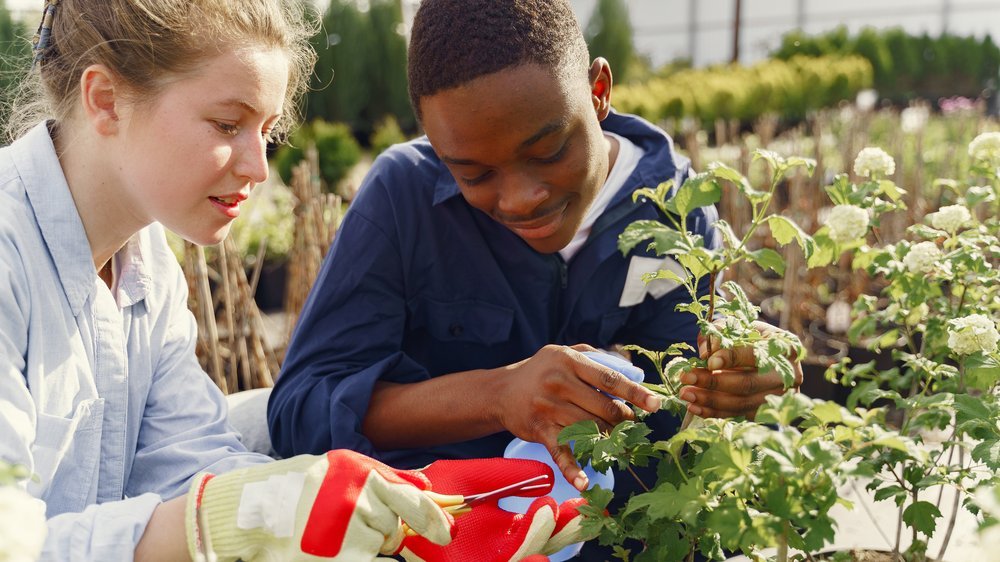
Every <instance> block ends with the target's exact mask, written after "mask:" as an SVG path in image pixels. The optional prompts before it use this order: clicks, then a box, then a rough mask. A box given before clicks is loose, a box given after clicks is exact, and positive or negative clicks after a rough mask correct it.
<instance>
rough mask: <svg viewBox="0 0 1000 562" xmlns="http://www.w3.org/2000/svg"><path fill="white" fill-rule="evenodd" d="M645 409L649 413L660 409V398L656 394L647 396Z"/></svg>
mask: <svg viewBox="0 0 1000 562" xmlns="http://www.w3.org/2000/svg"><path fill="white" fill-rule="evenodd" d="M643 409H644V410H646V411H647V412H649V413H653V412H655V411H657V410H659V409H660V399H659V398H657V397H656V395H654V394H650V395H649V396H647V397H646V405H645V407H644V408H643Z"/></svg>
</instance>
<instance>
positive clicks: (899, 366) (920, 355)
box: [829, 133, 1000, 559]
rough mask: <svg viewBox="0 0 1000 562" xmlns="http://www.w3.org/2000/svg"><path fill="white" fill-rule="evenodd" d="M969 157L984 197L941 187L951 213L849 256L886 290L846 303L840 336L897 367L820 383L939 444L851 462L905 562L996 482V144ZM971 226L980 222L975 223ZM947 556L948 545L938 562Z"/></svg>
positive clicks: (989, 139) (844, 192)
mask: <svg viewBox="0 0 1000 562" xmlns="http://www.w3.org/2000/svg"><path fill="white" fill-rule="evenodd" d="M969 154H970V157H971V159H972V168H971V172H972V174H973V177H975V178H976V179H986V180H987V182H988V183H987V185H980V186H977V185H968V184H965V185H962V184H960V183H959V182H957V181H946V182H944V183H946V184H948V185H949V186H950V190H951V191H950V193H951V194H952V196H954V197H955V200H954V204H951V205H946V206H944V207H942V208H941V209H939V210H937V211H935V212H933V213H930V214H928V215H927V216H926V217H924V220H923V221H922V222H919V223H917V224H914V225H912V226H910V227H909V228H908V229H907V237H906V239H904V240H902V241H900V242H899V243H897V244H881V243H879V242H878V241H877V237H876V243H875V244H874V245H872V246H868V245H867V244H861V245H859V246H857V250H856V254H855V258H854V267H855V268H858V269H864V270H865V271H867V272H868V274H869V275H870V276H871V277H872V278H879V279H882V280H884V285H885V288H884V289H883V290H882V291H881V293H880V294H879V295H877V296H876V295H867V296H863V297H862V298H861V299H859V300H858V301H857V302H856V303H855V305H854V314H853V324H852V326H851V329H850V332H849V334H850V336H851V339H852V340H853V341H854V342H856V343H867V345H868V347H870V348H871V349H873V350H875V351H878V352H883V353H888V354H890V355H891V357H892V359H893V361H894V363H895V365H896V366H895V367H893V368H891V369H888V370H882V371H879V370H877V369H876V368H875V363H874V362H870V363H867V364H861V365H851V364H850V362H849V360H845V361H843V362H842V363H841V364H840V365H838V366H837V367H836V368H834V369H832V370H831V372H830V373H829V376H830V377H835V378H838V379H839V380H841V381H842V382H844V383H845V384H848V385H851V386H853V387H854V390H853V391H852V392H851V396H850V398H849V405H852V404H862V405H865V406H870V405H872V404H873V403H875V401H877V400H881V401H883V402H889V403H891V404H892V406H893V407H895V408H897V409H898V410H900V411H901V412H902V421H901V422H900V428H899V431H900V433H902V434H903V435H906V436H909V437H911V438H912V439H913V440H914V441H916V442H923V441H924V437H925V436H926V435H928V434H929V433H930V432H935V431H940V432H943V433H944V435H945V439H944V441H943V442H942V443H941V444H940V445H933V444H927V445H925V448H926V449H927V450H928V451H930V454H929V455H927V456H925V457H914V456H912V455H908V454H905V453H904V452H901V451H885V452H884V453H883V454H881V455H879V456H876V457H871V458H865V459H862V460H861V461H860V466H861V467H862V468H864V469H865V470H867V471H868V472H870V473H871V474H872V480H871V482H870V484H869V485H868V487H869V489H870V490H872V491H873V492H874V493H875V498H876V499H879V500H883V499H888V500H892V501H894V502H895V503H896V504H897V506H898V507H899V518H898V521H897V526H896V551H897V552H898V551H899V550H900V548H901V546H900V541H901V534H902V529H903V526H906V527H908V528H909V529H910V532H911V536H912V546H911V547H910V549H909V553H910V555H912V556H914V557H920V556H923V555H924V553H925V550H926V542H925V541H924V540H922V539H921V537H920V535H923V536H924V537H930V536H931V535H932V534H933V533H934V532H935V530H937V529H938V520H939V519H942V521H943V523H944V528H945V529H948V531H947V532H948V534H949V535H950V529H951V528H952V527H953V526H954V521H955V517H956V516H957V512H958V508H959V502H961V501H962V500H963V499H965V500H967V499H968V494H967V493H968V491H969V489H970V488H971V487H972V486H975V485H976V484H977V483H983V482H985V483H987V484H996V483H997V481H998V476H997V471H1000V403H998V401H997V395H996V390H997V383H998V382H1000V350H998V348H997V344H998V341H1000V334H998V332H997V325H996V324H997V319H998V318H1000V272H998V266H1000V240H998V237H997V235H998V231H1000V226H998V219H997V216H998V214H997V213H998V211H1000V208H998V205H1000V178H998V175H1000V174H998V172H1000V133H986V134H984V135H980V136H979V137H977V138H976V139H974V140H973V141H972V143H971V144H970V146H969ZM871 183H873V182H868V184H871ZM837 185H838V184H837V183H835V187H836V186H837ZM841 185H843V182H841ZM834 196H835V200H836V198H840V200H842V201H843V202H844V203H845V204H848V205H857V206H858V208H862V209H865V210H867V211H868V212H870V213H871V214H872V215H873V216H875V217H878V216H879V215H880V214H881V213H882V209H878V208H873V207H871V206H867V205H865V204H864V202H863V201H857V200H856V198H854V197H853V192H852V191H851V190H849V189H844V188H841V189H839V190H836V191H834ZM977 211H980V212H979V213H977ZM977 215H981V216H986V217H989V218H988V219H987V220H986V221H980V220H979V219H978V218H977ZM876 233H877V232H876ZM938 486H945V487H950V488H953V489H955V490H956V492H957V493H956V495H955V500H954V504H953V505H952V506H951V508H950V513H949V510H948V509H947V508H946V509H944V511H942V506H941V505H940V499H937V500H935V499H934V496H933V495H932V494H931V493H930V491H931V489H932V488H935V487H938ZM938 498H940V496H938ZM945 514H948V516H947V518H946V519H943V518H945ZM947 547H948V540H947V538H946V539H945V540H944V544H943V545H942V547H941V550H940V552H939V553H938V559H940V557H941V556H943V555H944V552H945V550H946V549H947Z"/></svg>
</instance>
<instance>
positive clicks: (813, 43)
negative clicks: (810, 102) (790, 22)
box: [772, 27, 1000, 103]
mask: <svg viewBox="0 0 1000 562" xmlns="http://www.w3.org/2000/svg"><path fill="white" fill-rule="evenodd" d="M797 55H808V56H829V55H860V56H863V57H865V59H867V60H868V62H870V63H871V65H872V69H873V71H874V85H875V88H876V89H878V91H879V94H880V95H881V96H882V97H883V98H886V99H889V100H892V101H894V102H898V103H905V102H907V101H909V100H911V99H914V98H917V97H922V98H928V99H933V100H936V99H938V98H940V97H951V96H966V97H970V98H976V97H979V96H980V95H981V94H982V92H983V90H984V89H987V88H994V89H995V88H996V87H997V84H996V80H997V75H998V73H1000V48H998V47H997V45H996V44H995V43H994V42H993V40H992V38H990V36H989V35H987V36H986V37H985V38H983V39H982V40H980V39H977V38H976V37H960V36H957V35H950V34H942V35H941V36H939V37H931V36H929V35H927V34H926V33H925V34H922V35H911V34H909V33H906V32H905V31H903V30H902V29H899V28H891V29H884V30H876V29H873V28H865V29H863V30H862V31H861V32H859V33H858V34H857V35H856V36H854V37H850V36H848V34H847V30H846V28H844V27H840V28H837V29H835V30H833V31H830V32H828V33H825V34H822V35H815V36H806V35H804V34H802V33H801V32H792V33H788V34H786V35H785V36H784V37H783V38H782V41H781V45H780V46H779V47H778V49H777V50H776V51H775V52H774V53H772V56H774V57H775V58H779V59H783V60H788V59H791V58H792V57H794V56H797Z"/></svg>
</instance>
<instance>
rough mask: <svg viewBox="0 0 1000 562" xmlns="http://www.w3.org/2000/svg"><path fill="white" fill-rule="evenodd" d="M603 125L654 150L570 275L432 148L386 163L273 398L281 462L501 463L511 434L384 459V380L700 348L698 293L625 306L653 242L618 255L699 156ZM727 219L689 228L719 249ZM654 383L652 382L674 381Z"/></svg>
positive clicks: (662, 137)
mask: <svg viewBox="0 0 1000 562" xmlns="http://www.w3.org/2000/svg"><path fill="white" fill-rule="evenodd" d="M602 126H603V128H604V129H605V130H608V131H612V132H614V133H617V134H619V135H622V136H624V137H626V138H628V139H630V140H631V141H632V142H633V143H635V144H636V145H637V146H639V148H641V149H642V150H643V151H644V153H645V155H644V156H643V157H642V159H641V160H640V161H639V163H638V165H637V166H636V169H635V171H634V172H633V173H632V175H631V176H630V177H629V179H628V180H627V182H626V183H625V185H624V187H623V188H622V189H621V190H620V191H619V192H618V193H617V194H616V195H615V197H614V199H613V200H612V201H611V203H610V204H609V205H608V207H607V209H606V210H605V212H604V213H603V214H602V215H601V216H600V217H599V218H598V220H597V222H596V223H595V224H594V227H593V229H592V231H591V234H590V237H589V238H588V239H587V241H586V243H585V244H584V245H583V246H582V247H581V248H580V250H579V252H578V253H577V254H576V255H575V256H574V257H573V259H572V260H570V262H569V263H568V264H567V263H566V262H564V261H563V259H562V258H561V257H560V256H559V254H558V253H557V254H540V253H538V252H536V251H535V250H533V249H532V248H530V247H529V246H528V245H527V244H526V243H525V242H524V241H523V240H521V239H520V238H519V237H518V236H517V235H516V234H514V233H513V232H511V231H510V230H508V229H507V228H506V227H504V226H503V225H501V224H499V223H497V222H496V221H494V220H493V219H491V218H490V217H489V216H488V215H486V214H484V213H482V212H480V211H478V210H476V209H474V208H473V207H471V206H470V205H469V204H468V203H466V201H465V199H464V198H463V197H462V196H461V194H460V192H459V189H458V186H457V184H456V183H455V180H454V179H453V178H452V176H451V174H450V173H449V171H448V169H447V168H446V167H445V166H444V165H443V164H442V163H441V162H440V161H439V160H438V159H437V157H436V156H435V154H434V152H433V150H432V149H431V146H430V144H428V142H427V140H426V138H423V139H417V140H414V141H411V142H408V143H406V144H402V145H397V146H395V147H393V148H391V149H389V150H388V151H386V152H385V153H383V154H382V155H381V156H379V157H378V159H376V161H375V163H374V166H373V167H372V169H371V171H370V173H369V174H368V176H367V177H366V179H365V181H364V184H363V185H362V187H361V189H360V192H359V194H358V197H357V198H356V199H355V201H354V203H353V204H352V205H351V208H350V210H349V212H348V213H347V215H346V216H345V218H344V223H343V225H342V226H341V228H340V231H339V232H338V234H337V238H336V241H335V242H334V244H333V247H332V248H331V250H330V253H329V255H328V256H327V257H326V260H325V262H324V264H323V268H322V271H321V272H320V274H319V277H318V279H317V281H316V284H315V286H314V287H313V290H312V293H311V295H310V296H309V299H308V301H307V302H306V305H305V308H304V309H303V311H302V315H301V317H300V319H299V324H298V326H297V327H296V330H295V333H294V334H293V337H292V341H291V344H290V345H289V348H288V352H287V355H286V357H285V361H284V365H283V368H282V372H281V376H280V377H279V379H278V382H277V385H276V386H275V388H274V391H273V393H272V396H271V399H270V404H269V407H268V422H269V425H270V430H271V438H272V441H273V443H274V447H275V450H276V451H277V452H278V453H279V454H281V455H283V456H291V455H295V454H301V453H314V454H319V453H322V452H325V451H327V450H329V449H337V448H347V449H353V450H356V451H359V452H361V453H364V454H366V455H370V456H373V457H375V458H378V459H381V460H382V461H383V462H386V463H387V464H390V465H394V466H397V467H400V468H414V467H421V466H424V465H426V464H428V463H430V462H432V461H434V460H436V459H440V458H470V457H493V456H502V454H503V451H504V448H505V447H506V445H507V443H509V442H510V440H511V439H512V435H511V434H510V433H507V432H503V433H498V434H495V435H490V436H487V437H483V438H480V439H475V440H472V441H466V442H462V443H454V444H450V445H442V446H437V447H428V448H421V449H408V450H391V451H385V450H377V449H375V448H374V446H373V445H372V444H371V442H370V441H369V440H368V439H367V438H366V437H365V436H364V435H363V434H362V433H361V423H362V420H363V418H364V416H365V412H366V409H367V408H368V404H369V400H370V397H371V392H372V387H373V385H374V384H375V382H376V381H378V380H380V379H381V380H385V381H391V382H396V383H409V382H418V381H422V380H426V379H428V378H430V377H436V376H440V375H444V374H448V373H454V372H458V371H466V370H470V369H490V368H496V367H500V366H503V365H509V364H511V363H515V362H517V361H521V360H523V359H525V358H527V357H530V356H532V355H534V354H535V352H537V351H538V350H539V349H540V348H541V347H543V346H545V345H546V344H550V343H555V344H565V345H572V344H577V343H588V344H590V345H593V346H594V347H597V348H607V347H610V346H611V345H613V344H616V343H625V344H627V343H632V344H638V345H641V346H643V347H646V348H647V349H656V350H661V349H666V347H667V346H669V345H670V344H671V343H674V342H677V341H687V342H689V343H692V344H694V339H695V335H696V326H695V324H694V320H693V316H692V315H691V314H688V313H679V312H675V311H674V307H675V305H676V304H677V303H678V302H680V301H679V299H683V300H687V299H688V295H687V292H686V291H684V290H683V289H678V290H674V291H672V292H669V293H667V294H666V295H664V296H661V297H660V298H658V299H656V298H653V297H652V296H648V295H647V296H646V297H645V300H643V301H642V302H641V303H639V304H637V305H634V306H628V307H624V308H623V307H620V306H619V300H620V297H621V295H622V290H623V287H624V285H625V279H626V273H627V271H628V268H629V263H630V260H631V259H632V256H647V257H655V256H652V254H649V253H648V252H647V251H646V250H645V246H646V244H640V246H641V247H639V248H636V250H635V251H633V252H632V253H631V254H630V255H629V256H627V257H626V256H622V254H621V252H619V251H618V248H617V243H618V235H619V234H620V233H621V232H622V230H623V229H624V228H625V227H626V226H627V225H628V224H629V223H631V222H632V221H635V220H639V219H656V220H664V219H663V217H662V215H661V214H660V212H659V210H658V209H657V208H656V207H655V205H654V204H652V203H651V202H649V201H645V200H643V201H640V202H638V203H636V202H633V201H632V192H633V191H634V190H635V189H637V188H640V187H645V186H650V187H655V186H657V185H658V184H660V183H662V182H663V181H665V180H668V179H674V180H676V181H677V182H678V183H680V182H682V181H683V179H684V178H686V177H687V176H688V174H689V171H690V170H689V167H690V164H689V161H688V160H686V159H684V158H683V157H680V156H678V155H677V154H675V153H674V150H673V145H672V142H671V140H670V138H669V137H668V136H667V135H666V134H665V133H663V132H662V131H661V130H660V129H658V128H656V127H654V126H653V125H651V124H649V123H648V122H646V121H643V120H641V119H639V118H637V117H633V116H628V115H622V114H615V113H612V114H611V115H609V116H608V118H607V119H605V120H604V121H603V122H602ZM716 218H717V215H716V211H715V209H714V208H713V207H706V208H703V209H699V210H697V211H695V212H694V213H693V214H692V217H690V218H689V219H688V225H689V228H692V229H693V230H695V231H696V232H698V233H700V234H702V235H703V236H705V239H706V243H707V244H711V245H714V244H716V236H715V234H714V232H715V231H714V229H711V228H710V225H711V223H713V222H714V221H715V219H716ZM654 377H656V374H655V372H654V373H652V375H651V376H649V375H648V374H647V378H648V380H650V381H655V382H659V381H658V380H656V379H655V378H654ZM414 407H419V405H414ZM654 417H656V416H654ZM660 417H662V418H669V419H664V420H661V422H660V423H661V424H663V429H662V430H663V431H671V430H672V428H673V427H674V424H675V423H676V420H675V418H673V417H672V416H669V415H664V416H660ZM654 425H655V424H654ZM660 437H661V438H666V437H669V434H665V435H661V436H660Z"/></svg>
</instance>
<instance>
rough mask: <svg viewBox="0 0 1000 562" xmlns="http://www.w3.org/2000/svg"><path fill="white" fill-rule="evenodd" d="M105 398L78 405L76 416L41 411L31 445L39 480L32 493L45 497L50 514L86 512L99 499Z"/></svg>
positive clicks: (33, 484)
mask: <svg viewBox="0 0 1000 562" xmlns="http://www.w3.org/2000/svg"><path fill="white" fill-rule="evenodd" d="M103 420H104V399H103V398H92V399H90V400H84V401H82V402H80V403H79V404H77V406H76V411H75V412H73V416H72V417H69V418H64V417H61V416H53V415H49V414H43V413H39V414H38V423H37V425H36V428H35V442H34V443H33V444H32V446H31V454H32V457H33V460H34V472H35V476H37V481H36V480H32V481H30V483H29V485H28V489H29V491H31V492H32V495H34V496H36V497H40V498H42V499H43V500H45V503H46V506H47V507H46V511H47V515H48V517H52V516H54V515H58V514H60V513H65V512H77V511H83V509H84V508H85V507H86V506H87V505H88V504H89V503H92V502H93V501H94V500H96V491H97V473H98V468H99V466H98V463H99V461H100V457H101V432H102V422H103Z"/></svg>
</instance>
